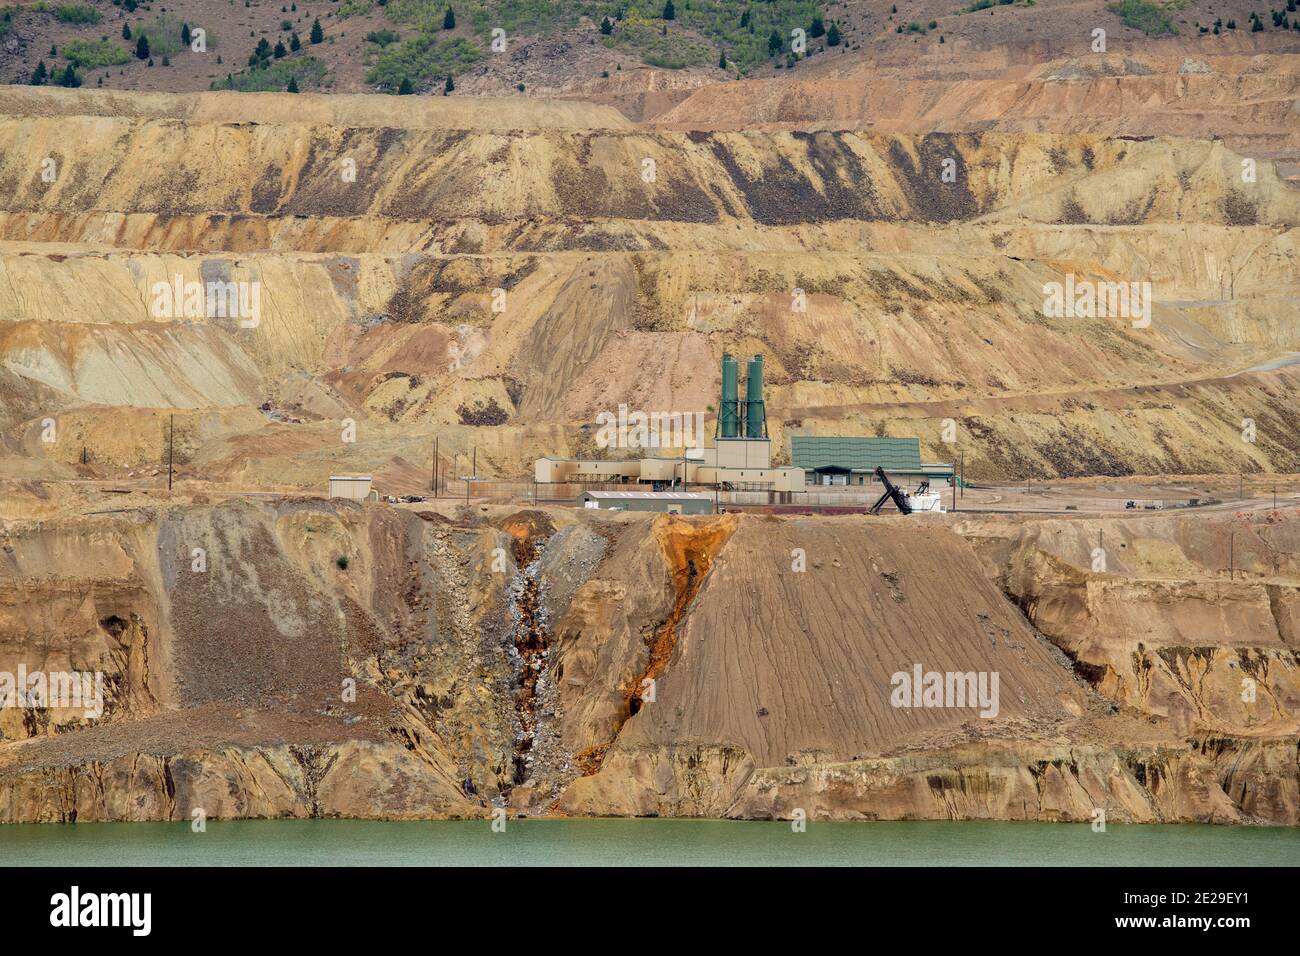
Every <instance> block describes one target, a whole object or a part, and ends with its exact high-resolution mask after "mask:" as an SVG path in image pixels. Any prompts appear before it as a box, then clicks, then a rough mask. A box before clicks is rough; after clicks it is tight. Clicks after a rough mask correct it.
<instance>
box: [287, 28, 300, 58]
mask: <svg viewBox="0 0 1300 956" xmlns="http://www.w3.org/2000/svg"><path fill="white" fill-rule="evenodd" d="M289 49H290V50H291V51H293V52H294V53H297V52H298V51H299V50H301V49H302V41H301V40H299V39H298V34H296V33H294V34H292V35H291V36H290V37H289Z"/></svg>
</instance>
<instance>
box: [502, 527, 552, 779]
mask: <svg viewBox="0 0 1300 956" xmlns="http://www.w3.org/2000/svg"><path fill="white" fill-rule="evenodd" d="M505 531H506V533H507V534H509V535H510V536H511V537H512V538H513V539H514V558H515V566H516V567H518V569H519V577H520V581H521V588H520V592H519V600H518V603H517V608H518V610H519V624H518V627H517V629H516V630H515V635H514V639H515V649H516V650H517V651H518V652H519V659H520V662H521V667H522V671H521V672H520V676H519V689H518V691H517V692H516V694H515V715H516V717H517V718H518V719H519V726H520V730H521V731H522V733H521V736H520V739H519V741H518V742H517V743H516V744H515V753H514V772H513V774H512V775H511V785H512V786H513V785H516V784H522V783H523V782H524V781H525V780H527V779H528V764H527V757H528V753H529V751H531V750H532V749H533V744H534V743H535V742H536V739H537V682H538V681H539V680H540V679H541V675H542V665H543V663H544V659H543V657H542V653H543V652H544V651H545V650H546V639H547V636H548V635H547V633H546V629H545V628H544V627H543V626H542V622H541V618H540V613H541V612H540V594H539V589H538V584H537V579H536V578H535V577H534V576H533V575H532V574H530V573H529V572H528V568H529V567H530V566H531V565H532V564H533V562H534V561H536V560H537V558H538V556H539V555H540V554H541V552H542V548H543V547H544V545H545V542H546V534H547V533H548V532H549V531H550V528H549V527H542V526H540V525H539V523H538V522H536V521H534V520H531V518H530V516H528V515H526V514H522V515H516V516H514V517H512V518H511V519H509V520H508V521H507V522H506V524H505Z"/></svg>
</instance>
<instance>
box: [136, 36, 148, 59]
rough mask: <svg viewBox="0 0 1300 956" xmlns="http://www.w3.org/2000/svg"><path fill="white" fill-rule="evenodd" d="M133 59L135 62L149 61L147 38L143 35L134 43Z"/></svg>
mask: <svg viewBox="0 0 1300 956" xmlns="http://www.w3.org/2000/svg"><path fill="white" fill-rule="evenodd" d="M135 58H136V59H137V60H147V59H149V38H148V37H147V36H145V35H144V34H143V33H141V34H140V36H139V37H138V38H137V39H136V41H135Z"/></svg>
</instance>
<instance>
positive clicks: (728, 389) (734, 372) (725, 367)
mask: <svg viewBox="0 0 1300 956" xmlns="http://www.w3.org/2000/svg"><path fill="white" fill-rule="evenodd" d="M739 375H740V368H739V367H738V366H737V365H736V360H735V359H734V358H732V357H731V354H730V353H728V352H723V353H722V407H721V408H720V409H719V410H718V429H719V434H720V435H721V437H723V438H735V437H736V436H737V435H738V434H739V432H740V381H739Z"/></svg>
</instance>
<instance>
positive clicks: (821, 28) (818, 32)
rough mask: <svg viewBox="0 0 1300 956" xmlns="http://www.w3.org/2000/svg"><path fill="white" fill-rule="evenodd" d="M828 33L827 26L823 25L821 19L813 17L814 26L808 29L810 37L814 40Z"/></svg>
mask: <svg viewBox="0 0 1300 956" xmlns="http://www.w3.org/2000/svg"><path fill="white" fill-rule="evenodd" d="M825 33H826V24H824V23H822V18H821V17H813V20H812V24H811V25H810V26H809V27H808V35H809V36H810V37H812V38H813V39H814V40H815V39H817V37H819V36H823V35H824V34H825Z"/></svg>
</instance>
